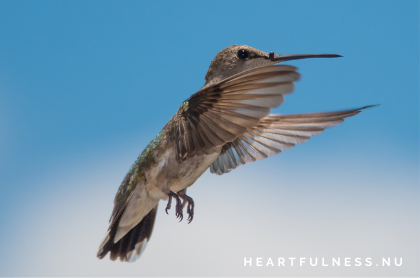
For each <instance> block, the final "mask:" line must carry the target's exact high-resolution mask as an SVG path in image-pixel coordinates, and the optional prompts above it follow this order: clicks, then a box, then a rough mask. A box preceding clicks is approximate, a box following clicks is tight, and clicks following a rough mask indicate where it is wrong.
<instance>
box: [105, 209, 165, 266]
mask: <svg viewBox="0 0 420 278" xmlns="http://www.w3.org/2000/svg"><path fill="white" fill-rule="evenodd" d="M156 212H157V206H156V207H154V208H153V209H152V210H151V211H150V212H149V213H148V214H147V215H146V216H145V217H144V218H143V219H142V220H141V221H140V222H139V223H138V224H137V225H136V226H135V227H134V228H133V229H131V230H130V231H129V232H128V233H127V234H126V235H124V236H123V237H122V238H121V239H120V240H119V241H118V242H116V243H114V237H115V234H116V233H117V229H118V223H119V220H120V219H117V220H116V221H114V223H113V225H112V226H111V227H110V228H109V230H108V232H107V235H106V237H105V239H104V241H103V242H102V244H101V246H100V247H99V251H98V254H97V256H98V258H99V259H103V258H104V257H105V256H106V254H107V253H108V252H110V259H111V260H113V261H115V260H116V259H118V258H120V260H121V261H122V262H127V261H129V262H133V261H135V260H136V259H138V258H139V257H140V255H141V254H142V253H143V251H144V249H145V248H146V245H147V242H148V241H149V240H150V237H151V235H152V231H153V226H154V223H155V219H156ZM121 215H122V214H121ZM121 215H120V216H119V218H121Z"/></svg>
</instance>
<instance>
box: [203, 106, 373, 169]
mask: <svg viewBox="0 0 420 278" xmlns="http://www.w3.org/2000/svg"><path fill="white" fill-rule="evenodd" d="M368 107H370V106H366V107H362V108H358V109H352V110H344V111H336V112H324V113H309V114H296V115H276V114H271V115H267V116H265V117H264V118H262V120H261V121H260V122H259V124H258V125H256V126H255V127H251V128H249V129H248V130H247V131H246V132H245V133H244V134H243V135H241V136H239V137H238V138H236V139H235V140H234V141H233V142H229V143H226V144H225V145H224V146H223V148H222V151H221V153H220V155H219V156H218V158H217V159H216V160H215V161H214V162H213V164H212V165H211V166H210V172H211V173H214V174H217V175H222V174H225V173H229V172H230V171H231V170H232V169H235V168H236V167H238V166H241V165H244V164H246V163H251V162H254V161H256V160H260V159H264V158H267V157H269V156H272V155H275V154H278V153H280V152H281V151H283V150H287V149H290V148H292V147H294V146H295V145H297V144H300V143H303V142H306V141H307V140H309V138H310V137H312V136H314V135H317V134H320V133H321V132H323V131H324V129H326V128H329V127H332V126H335V125H338V124H339V123H342V122H343V121H344V118H347V117H350V116H354V115H356V114H359V113H360V111H361V110H362V109H365V108H368Z"/></svg>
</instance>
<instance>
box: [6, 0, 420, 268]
mask: <svg viewBox="0 0 420 278" xmlns="http://www.w3.org/2000/svg"><path fill="white" fill-rule="evenodd" d="M0 37H1V43H0V154H1V155H0V169H1V174H0V223H2V225H1V226H2V227H3V229H1V231H0V245H1V246H2V252H1V253H0V275H6V276H24V275H38V276H46V275H54V276H95V275H115V276H133V275H134V276H138V275H140V276H141V275H146V276H166V275H192V276H203V275H208V276H219V275H222V276H229V275H249V276H253V275H256V276H266V275H271V276H273V275H274V276H281V275H285V276H305V275H322V276H342V275H344V274H349V273H350V274H352V275H363V276H369V275H385V274H386V275H394V276H410V275H411V276H415V275H419V273H420V272H419V267H418V264H417V263H416V262H418V261H419V259H420V256H419V251H418V248H417V247H418V246H419V244H420V241H419V234H420V227H419V3H418V1H258V2H254V1H212V2H200V3H195V2H192V1H191V2H186V1H185V2H182V1H181V2H170V1H160V2H152V1H149V2H143V1H0ZM232 44H246V45H250V46H252V47H255V48H258V49H261V50H263V51H267V52H269V51H274V52H275V53H280V54H298V53H337V54H341V55H343V56H344V57H343V58H338V59H313V60H300V61H290V62H288V63H287V64H291V65H295V66H297V67H298V68H299V72H300V73H301V74H302V78H301V80H300V81H299V82H298V83H297V84H296V90H295V91H294V93H293V94H291V95H288V96H287V97H286V100H285V102H284V104H283V105H282V106H281V107H280V108H277V109H275V110H274V112H276V113H282V114H288V113H301V112H317V111H329V110H339V109H346V108H356V107H360V106H364V105H370V104H380V106H378V107H375V108H371V109H368V110H366V111H363V112H362V113H361V114H359V115H357V116H355V117H353V118H351V119H348V120H346V121H345V122H344V123H343V124H341V125H340V126H337V127H334V128H332V129H330V130H327V131H326V132H325V133H323V134H321V135H319V136H317V137H315V138H313V139H311V140H310V141H308V142H306V143H304V144H302V145H299V146H297V147H295V148H293V149H291V150H288V151H285V152H284V153H282V154H280V155H278V156H276V157H271V158H269V159H266V160H264V161H259V162H258V163H253V164H250V165H245V166H242V167H240V168H238V169H236V170H234V171H232V172H231V173H229V174H228V175H223V176H222V177H218V176H214V175H211V174H210V173H208V172H207V173H205V174H204V175H203V176H202V177H201V178H200V179H199V180H198V181H197V182H196V184H195V185H194V186H193V187H192V188H191V189H190V190H189V195H190V196H192V197H193V198H194V200H195V201H196V204H197V207H196V216H195V219H194V221H193V223H192V224H190V225H187V224H186V223H181V224H178V223H177V221H176V220H175V217H174V216H173V214H171V215H170V216H166V215H165V214H164V212H163V207H164V205H163V203H162V204H161V205H160V208H159V212H158V216H157V220H156V225H155V230H154V234H153V236H152V240H151V242H150V243H149V245H148V248H147V250H146V251H145V253H144V254H143V256H142V258H140V260H139V261H138V262H136V263H135V264H131V265H127V264H122V263H118V262H110V261H109V260H103V261H99V260H97V259H96V257H95V254H96V248H97V247H98V245H99V243H100V241H101V240H102V237H103V236H104V234H105V231H106V229H107V225H108V223H107V221H108V218H109V215H110V213H111V211H112V201H113V197H114V194H115V192H116V190H117V188H118V186H119V183H120V182H121V180H122V179H123V177H124V175H125V173H126V171H127V170H128V169H129V167H130V165H131V163H132V162H133V161H134V160H135V159H136V157H137V155H138V154H139V153H140V152H141V151H142V150H143V148H144V147H145V146H146V145H147V143H148V142H149V141H150V140H151V139H152V138H153V137H154V136H155V135H156V134H157V133H158V132H159V131H160V129H161V128H162V127H163V126H164V124H165V123H166V122H167V121H168V120H169V119H170V117H171V116H172V115H173V114H174V113H175V112H176V111H177V109H178V105H180V104H181V103H182V102H183V101H184V100H185V99H186V98H188V97H189V96H190V95H191V94H192V93H194V92H195V91H197V90H198V89H199V88H200V87H201V86H202V85H203V84H204V75H205V73H206V70H207V68H208V66H209V64H210V62H211V60H212V59H213V57H214V56H215V55H216V53H217V52H218V51H220V50H221V49H223V48H225V47H227V46H229V45H232ZM233 220H234V221H233ZM180 242H182V244H180ZM179 254H182V256H177V255H179ZM204 254H206V255H204ZM245 256H248V257H257V256H261V257H270V256H271V257H273V258H274V257H279V256H285V257H287V256H300V257H303V256H313V257H322V256H324V257H328V256H329V257H333V256H343V257H344V256H351V257H356V256H359V257H363V256H364V257H366V256H372V257H375V258H380V257H384V256H386V257H403V258H404V262H406V263H404V265H403V266H401V267H394V268H392V269H386V268H382V267H376V268H372V267H371V268H369V267H362V268H355V267H353V268H351V269H343V268H338V269H334V268H315V269H314V268H305V267H301V268H292V267H290V268H287V269H286V270H284V269H281V270H279V269H278V268H269V267H264V268H244V267H243V258H244V257H245ZM161 262H167V267H162V264H161ZM190 264H191V265H190ZM187 270H188V271H187Z"/></svg>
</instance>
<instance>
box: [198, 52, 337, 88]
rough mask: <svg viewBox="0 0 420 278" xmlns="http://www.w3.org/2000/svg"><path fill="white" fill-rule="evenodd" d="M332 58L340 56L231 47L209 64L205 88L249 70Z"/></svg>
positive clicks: (218, 54)
mask: <svg viewBox="0 0 420 278" xmlns="http://www.w3.org/2000/svg"><path fill="white" fill-rule="evenodd" d="M334 57H341V56H340V55H337V54H291V55H280V54H274V52H270V53H267V52H264V51H261V50H258V49H255V48H253V47H250V46H247V45H231V46H229V47H226V48H225V49H223V50H222V51H220V52H219V53H217V55H216V57H215V58H214V59H213V61H212V62H211V64H210V67H209V69H208V71H207V74H206V77H205V80H206V84H205V86H208V85H212V84H215V83H218V82H220V81H222V80H223V79H225V78H228V77H230V76H232V75H235V74H237V73H240V72H243V71H246V70H249V69H253V68H257V67H262V66H269V65H274V64H277V63H280V62H284V61H288V60H297V59H306V58H334Z"/></svg>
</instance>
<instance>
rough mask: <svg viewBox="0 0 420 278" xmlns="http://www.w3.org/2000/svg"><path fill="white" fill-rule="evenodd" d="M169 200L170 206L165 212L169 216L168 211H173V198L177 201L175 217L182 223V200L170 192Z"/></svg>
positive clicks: (167, 206)
mask: <svg viewBox="0 0 420 278" xmlns="http://www.w3.org/2000/svg"><path fill="white" fill-rule="evenodd" d="M168 196H169V199H168V204H167V205H166V209H165V212H166V214H168V209H171V203H172V197H173V198H174V199H175V200H176V206H175V216H176V218H179V221H180V222H181V221H182V219H183V218H184V216H183V214H182V204H181V200H180V199H179V197H178V195H177V194H176V193H175V192H172V191H169V193H168Z"/></svg>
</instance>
